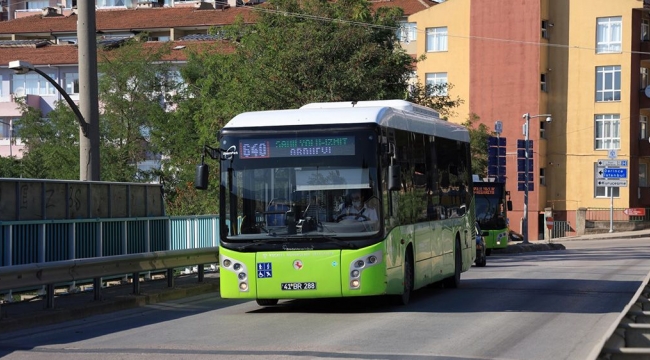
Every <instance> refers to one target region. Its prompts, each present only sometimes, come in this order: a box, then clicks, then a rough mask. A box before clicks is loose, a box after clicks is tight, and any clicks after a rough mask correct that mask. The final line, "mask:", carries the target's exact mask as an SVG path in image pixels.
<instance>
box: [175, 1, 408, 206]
mask: <svg viewBox="0 0 650 360" xmlns="http://www.w3.org/2000/svg"><path fill="white" fill-rule="evenodd" d="M269 3H270V4H271V6H272V7H264V8H263V9H269V10H267V11H261V10H259V9H262V8H253V10H252V11H256V9H257V11H259V12H258V13H257V15H259V16H258V19H257V21H256V23H255V24H253V25H245V24H243V22H242V21H238V22H237V23H235V24H234V25H233V26H230V27H228V28H226V29H223V30H222V29H220V30H219V32H220V34H224V36H225V38H227V39H230V41H231V42H234V43H235V44H236V46H235V49H234V51H233V52H224V51H221V50H220V48H222V47H223V46H224V45H223V44H222V43H220V44H217V45H216V46H215V48H213V49H209V50H204V51H202V52H195V53H192V54H190V60H189V62H188V64H187V66H185V67H184V68H183V70H182V74H183V78H184V79H185V81H186V83H187V87H186V89H185V97H184V98H185V101H182V102H180V103H179V106H178V109H177V111H176V113H177V116H175V117H174V119H173V121H174V124H170V127H173V128H174V129H177V131H179V134H168V136H169V138H167V140H168V141H166V143H167V144H168V145H169V146H171V147H172V148H171V149H166V150H167V151H169V153H168V154H169V159H170V160H169V163H168V164H167V166H168V167H169V168H173V169H176V170H177V172H176V173H175V174H174V175H173V176H168V177H167V178H166V183H167V184H169V187H168V189H169V191H168V195H169V196H170V197H171V198H173V203H174V204H176V205H175V206H174V209H192V208H193V207H194V205H195V204H194V203H195V202H196V201H197V199H196V198H195V197H194V194H193V193H192V192H191V191H188V190H187V189H186V188H185V187H184V184H186V183H187V182H188V181H191V180H192V176H193V168H192V167H191V165H190V164H192V163H194V164H196V160H198V155H199V154H200V153H201V150H200V149H201V148H200V146H201V145H202V144H209V145H211V146H217V145H218V144H216V142H217V140H216V134H217V132H218V131H219V130H220V129H221V128H222V127H223V126H224V124H225V123H226V122H227V121H228V120H230V119H231V118H232V117H234V116H235V115H237V114H239V113H242V112H245V111H257V110H272V109H291V108H298V107H300V106H302V105H304V104H307V103H310V102H324V101H355V100H356V101H360V100H377V99H398V98H402V97H403V94H404V93H405V92H406V90H407V85H408V84H407V80H408V78H409V75H410V74H411V72H412V70H413V63H414V61H413V58H412V57H411V56H409V55H408V54H406V53H405V52H404V50H403V49H402V48H401V47H399V45H398V44H397V42H396V39H395V31H394V29H395V28H396V27H397V24H398V20H399V19H400V18H401V16H402V14H403V13H402V11H401V9H399V8H382V9H380V10H379V11H377V13H373V12H372V11H371V8H370V4H369V3H368V2H367V1H365V0H344V1H337V2H329V1H297V0H275V1H270V2H269ZM270 9H273V10H270ZM331 19H334V20H331ZM181 132H182V133H183V135H182V136H180V133H181ZM186 132H188V133H186ZM177 135H179V136H177ZM176 144H177V145H176ZM188 150H189V152H188ZM208 163H210V165H211V166H212V165H213V164H215V163H216V162H215V161H212V160H208ZM212 168H213V169H215V170H214V171H213V174H212V176H215V178H216V172H217V171H218V169H217V166H212ZM190 170H191V171H192V172H189V171H190ZM188 172H189V173H188ZM167 186H168V185H166V188H167ZM204 194H205V196H206V197H208V198H209V199H210V201H212V202H215V203H216V199H217V198H218V189H217V187H216V181H212V182H211V187H210V189H209V190H208V191H207V192H205V193H204ZM168 204H170V202H168ZM180 204H184V205H180ZM173 211H176V210H173ZM197 211H198V210H197ZM210 211H212V209H210ZM170 212H171V211H170ZM203 212H207V210H204V211H203Z"/></svg>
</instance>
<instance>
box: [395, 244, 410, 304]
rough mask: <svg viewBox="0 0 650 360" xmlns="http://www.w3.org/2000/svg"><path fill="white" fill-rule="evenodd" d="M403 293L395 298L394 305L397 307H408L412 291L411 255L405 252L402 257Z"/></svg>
mask: <svg viewBox="0 0 650 360" xmlns="http://www.w3.org/2000/svg"><path fill="white" fill-rule="evenodd" d="M403 266H404V292H403V293H402V295H396V296H395V303H396V304H397V305H408V303H409V301H410V300H411V292H412V291H413V278H414V275H413V255H412V254H411V252H410V251H408V250H407V252H406V255H405V257H404V264H403Z"/></svg>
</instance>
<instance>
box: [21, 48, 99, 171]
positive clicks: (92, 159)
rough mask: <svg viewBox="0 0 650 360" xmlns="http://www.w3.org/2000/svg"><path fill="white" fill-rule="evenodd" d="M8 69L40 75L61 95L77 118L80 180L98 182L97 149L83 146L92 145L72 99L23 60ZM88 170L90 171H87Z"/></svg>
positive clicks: (47, 76)
mask: <svg viewBox="0 0 650 360" xmlns="http://www.w3.org/2000/svg"><path fill="white" fill-rule="evenodd" d="M9 69H12V70H14V71H15V72H16V74H25V73H28V72H30V71H33V72H35V73H37V74H39V75H41V76H42V77H44V78H45V79H46V80H47V81H49V82H50V83H51V84H52V85H53V86H54V87H55V88H56V89H57V90H58V91H59V93H61V95H62V96H63V98H64V99H65V101H66V102H67V103H68V105H69V106H70V109H72V112H73V113H74V114H75V116H76V118H77V122H78V123H79V129H80V134H79V135H80V136H79V159H80V164H79V165H80V171H79V173H80V180H99V171H93V170H92V169H94V167H95V166H96V167H97V169H99V149H93V146H88V145H84V144H86V143H89V144H92V143H93V141H92V140H91V139H90V137H91V136H90V132H89V130H88V123H87V122H86V120H84V117H83V115H81V112H80V111H79V107H78V106H77V104H75V102H74V101H73V100H72V98H70V95H68V93H67V92H66V91H65V90H64V89H63V88H62V87H61V86H60V85H59V84H58V83H57V82H56V81H55V80H54V79H52V78H51V77H50V76H49V75H47V74H46V73H45V72H43V71H41V70H39V69H37V68H35V67H34V65H32V64H31V63H29V62H27V61H23V60H15V61H11V62H9ZM84 149H87V151H88V153H86V150H84ZM84 159H86V161H84ZM89 169H90V170H91V171H89ZM88 174H90V178H87V177H88ZM95 177H96V178H95Z"/></svg>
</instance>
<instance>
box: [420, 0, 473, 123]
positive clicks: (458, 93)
mask: <svg viewBox="0 0 650 360" xmlns="http://www.w3.org/2000/svg"><path fill="white" fill-rule="evenodd" d="M469 15H470V0H453V1H446V2H444V3H440V4H437V5H435V6H432V7H431V8H429V9H427V10H423V11H420V12H418V13H416V14H413V15H411V16H409V18H408V21H410V22H415V23H417V28H418V35H417V36H418V39H417V45H416V47H417V54H418V56H419V55H421V54H425V55H426V57H427V58H426V60H424V61H422V62H419V63H418V65H417V76H418V78H419V81H420V82H421V83H422V84H424V82H425V81H426V74H427V73H434V72H446V73H447V81H448V82H449V83H451V84H452V85H453V89H451V90H450V91H449V95H450V96H451V98H452V99H455V98H456V97H459V98H460V99H462V100H463V101H464V103H463V104H462V105H460V106H459V107H457V108H456V109H454V112H455V115H453V116H450V118H449V121H450V122H454V123H459V124H460V123H463V122H465V121H466V120H467V118H468V115H469V75H470V74H469V42H470V38H469V34H470V33H469V31H470V24H469ZM444 26H446V27H447V39H448V43H447V51H446V52H429V53H427V52H426V50H425V49H426V43H427V42H426V36H427V35H426V29H427V28H433V27H444Z"/></svg>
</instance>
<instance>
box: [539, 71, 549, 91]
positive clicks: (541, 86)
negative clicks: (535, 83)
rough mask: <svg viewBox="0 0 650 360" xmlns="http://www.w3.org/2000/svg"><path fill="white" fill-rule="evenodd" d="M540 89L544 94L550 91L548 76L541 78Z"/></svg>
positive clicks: (543, 75)
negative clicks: (547, 81) (547, 85)
mask: <svg viewBox="0 0 650 360" xmlns="http://www.w3.org/2000/svg"><path fill="white" fill-rule="evenodd" d="M540 89H541V90H542V91H544V92H547V91H548V90H547V88H546V74H542V76H541V77H540Z"/></svg>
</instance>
